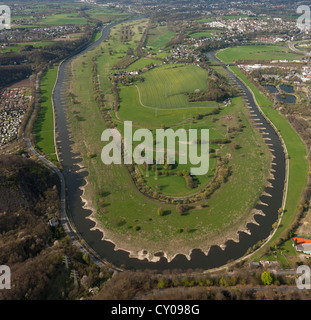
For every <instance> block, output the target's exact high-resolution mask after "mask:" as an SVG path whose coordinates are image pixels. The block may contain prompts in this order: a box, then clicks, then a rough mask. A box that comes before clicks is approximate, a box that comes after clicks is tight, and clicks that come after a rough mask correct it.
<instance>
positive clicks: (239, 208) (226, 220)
mask: <svg viewBox="0 0 311 320" xmlns="http://www.w3.org/2000/svg"><path fill="white" fill-rule="evenodd" d="M135 24H136V26H134V25H133V28H134V29H135V30H138V29H137V28H138V26H141V27H144V26H146V21H136V22H135ZM120 29H121V26H117V27H115V28H114V29H113V30H112V32H111V37H110V39H109V40H108V41H106V42H103V43H102V44H101V45H100V46H99V48H98V49H96V50H93V51H91V52H89V53H87V54H85V55H83V56H79V57H78V58H77V59H75V60H74V61H73V64H72V70H73V79H72V82H71V87H70V89H69V90H70V91H71V92H72V93H73V94H74V95H75V96H76V100H77V101H78V103H75V104H71V103H69V105H68V118H69V120H70V123H71V133H72V136H73V139H74V141H75V144H74V146H73V149H74V152H79V153H80V155H81V157H82V158H83V163H81V165H83V166H85V167H86V168H87V171H88V177H87V181H88V184H87V186H86V188H85V193H84V195H83V197H84V198H85V199H87V200H88V202H89V205H90V206H91V207H93V208H94V216H95V218H96V219H97V221H98V222H99V224H100V227H101V228H103V229H104V230H105V232H104V233H105V236H106V237H107V238H109V239H112V240H113V241H114V242H116V243H117V244H118V247H120V248H124V249H125V250H130V251H133V252H134V254H137V253H138V251H140V250H141V249H147V250H148V251H149V252H150V253H155V252H158V251H164V252H167V254H168V256H169V257H170V256H172V255H174V254H175V253H176V252H181V251H183V252H184V253H185V254H188V253H189V250H191V248H194V247H198V248H202V249H203V250H207V249H208V248H209V247H210V245H213V244H216V243H219V244H222V243H223V242H224V241H225V240H227V239H228V238H235V237H236V231H237V230H238V229H239V228H244V227H245V224H246V223H247V222H248V221H249V219H251V210H252V208H253V207H254V204H255V203H256V201H258V198H259V196H260V195H261V192H262V191H263V189H264V187H265V185H266V182H267V177H268V176H269V169H270V164H271V154H270V152H269V150H268V148H267V146H266V145H265V143H264V141H263V139H262V137H261V135H260V134H259V132H257V131H256V130H254V129H253V126H252V124H251V122H250V119H249V115H248V110H247V109H246V108H244V102H243V99H242V98H241V97H236V98H234V99H233V100H232V105H231V106H230V107H227V108H220V112H219V113H218V114H215V115H212V114H210V115H208V116H204V117H203V118H202V119H195V118H194V116H195V115H196V114H198V113H204V112H205V113H206V112H210V111H212V110H213V109H215V107H216V106H217V104H216V105H215V104H214V105H213V107H208V108H204V109H203V108H195V107H191V108H189V109H183V110H178V109H177V108H178V107H179V105H180V102H179V101H180V94H181V93H182V92H183V91H184V90H196V89H198V88H201V89H204V88H206V81H205V79H206V73H205V71H204V70H203V69H200V68H198V67H196V66H191V65H187V66H184V65H180V66H176V68H172V69H170V66H164V67H159V68H158V70H157V68H156V69H153V70H151V71H148V72H146V73H144V77H145V81H144V82H143V83H138V86H140V85H141V86H142V87H141V91H142V95H143V102H144V103H149V99H150V98H149V97H148V95H153V99H155V100H156V101H158V102H159V104H156V105H154V106H152V108H151V109H149V108H145V107H143V106H142V105H141V104H140V103H139V98H138V91H137V88H136V87H135V86H120V88H119V90H120V92H119V95H120V109H119V110H118V112H117V113H115V112H113V111H112V109H113V103H114V98H113V93H112V91H111V82H110V80H109V74H110V73H111V72H112V67H113V65H114V64H115V63H116V62H117V61H118V60H119V59H121V58H122V57H123V56H124V53H125V52H126V51H127V50H128V48H129V47H132V48H135V41H137V38H135V37H139V33H135V36H134V37H133V38H132V39H131V41H129V42H128V43H127V44H124V43H121V42H120V41H119V39H120V37H119V36H118V34H119V33H120ZM109 47H112V48H113V53H112V55H110V54H109V50H107V49H108V48H109ZM93 57H96V59H97V60H96V61H97V68H98V73H99V79H100V86H101V88H102V90H103V92H104V103H105V108H108V110H110V114H111V115H112V116H113V118H114V119H115V122H116V124H117V126H118V129H119V130H120V132H121V133H122V132H123V122H124V121H125V120H132V121H133V122H134V130H136V128H137V129H139V128H148V127H149V128H152V129H156V128H160V127H161V126H162V124H165V126H166V127H172V128H176V129H177V128H185V129H190V128H193V129H200V128H209V129H210V133H211V137H212V138H225V137H227V135H228V126H230V127H231V126H232V127H237V126H238V125H242V126H243V130H241V131H237V132H235V133H234V135H233V136H234V137H232V139H234V143H236V144H238V145H240V148H235V147H234V145H233V144H231V143H228V144H226V145H219V144H212V145H211V146H210V147H211V148H214V149H215V150H217V152H218V154H219V155H222V156H223V157H226V156H228V157H229V158H230V159H231V160H230V164H231V165H232V170H233V171H232V175H231V176H230V178H229V179H228V182H226V183H224V184H223V185H222V186H221V188H220V189H219V190H218V191H217V192H215V194H214V195H213V196H212V197H211V198H210V199H207V200H204V201H202V202H201V203H198V204H195V205H192V206H190V208H189V210H188V211H187V212H186V213H185V214H183V215H181V216H180V215H179V214H178V213H177V211H176V203H174V204H171V203H163V202H160V201H157V200H156V199H150V198H148V197H146V196H144V195H143V194H142V193H141V192H140V191H139V190H138V189H137V187H136V186H135V185H134V184H133V182H132V181H131V179H130V176H129V172H128V170H127V169H126V167H124V166H123V165H114V164H112V165H109V166H107V165H104V164H103V162H102V161H101V157H100V154H101V150H102V148H103V146H104V145H105V143H103V142H101V141H100V137H101V134H102V132H103V130H104V129H105V128H106V125H105V121H104V119H103V117H102V114H101V111H100V109H99V107H98V106H97V104H96V102H95V99H94V94H93V84H92V73H91V70H92V68H91V59H92V58H93ZM168 70H170V72H165V71H168ZM165 74H166V75H165ZM168 74H170V76H168ZM157 76H158V77H159V78H158V80H155V81H154V85H153V87H154V88H156V90H151V84H152V81H151V80H152V78H154V79H155V77H157ZM160 76H161V77H162V78H163V79H167V82H168V83H171V85H170V88H168V87H167V90H166V89H165V84H163V83H161V82H160V78H161V77H160ZM149 77H150V79H149ZM165 77H166V78H165ZM173 80H174V81H173ZM149 81H150V83H149ZM162 82H163V81H162ZM164 83H165V82H164ZM144 86H145V87H144ZM148 90H149V91H148ZM144 92H145V95H144ZM146 92H148V94H147V95H146ZM165 92H166V93H167V96H168V94H169V92H170V93H171V94H173V95H174V96H176V101H174V100H172V99H173V96H172V97H171V100H172V101H173V102H171V106H172V107H173V108H170V109H172V110H167V109H162V110H158V111H157V107H158V106H161V107H162V108H163V107H165V106H166V103H165V101H164V100H165V99H166V98H167V97H166V94H165ZM145 100H146V101H145ZM185 110H186V111H185ZM77 115H79V117H77ZM79 119H80V120H79ZM81 119H87V120H84V121H82V120H81ZM137 122H138V123H137ZM180 122H181V123H180ZM90 123H92V125H91V126H90ZM254 144H256V148H254V147H253V146H254ZM88 154H92V155H94V156H92V157H89V156H88ZM213 161H214V160H211V171H210V172H209V175H208V176H205V177H202V178H201V185H202V186H203V185H204V184H206V183H208V181H209V180H210V179H211V178H212V175H213V173H214V171H213V168H215V164H213ZM139 169H140V170H142V167H140V168H139ZM158 169H160V167H159V168H158ZM180 169H182V167H180ZM184 169H186V168H184ZM174 170H176V169H173V170H172V172H174ZM98 172H100V173H101V174H98ZM146 178H149V181H146V182H147V183H149V185H150V186H151V187H154V188H156V189H158V188H160V189H161V188H162V191H163V192H166V193H167V194H174V196H175V195H176V196H181V195H185V194H187V193H189V192H193V191H195V190H196V189H194V190H191V189H187V187H186V185H185V181H184V178H181V179H179V178H180V177H179V178H178V177H174V178H173V177H172V178H173V179H170V182H169V183H170V184H168V180H167V179H168V177H166V176H163V177H162V176H161V178H159V179H158V182H159V184H160V185H159V186H157V183H155V180H154V176H152V173H151V174H150V176H149V177H146ZM162 178H163V179H162ZM175 178H176V179H175ZM241 185H243V186H244V190H247V192H244V193H243V194H239V195H238V196H237V194H236V193H237V190H238V186H241ZM165 186H167V187H165ZM160 191H161V190H160ZM174 192H175V193H174ZM158 208H163V210H164V212H165V215H164V216H159V215H158V214H157V211H158ZM180 230H184V232H181V231H180Z"/></svg>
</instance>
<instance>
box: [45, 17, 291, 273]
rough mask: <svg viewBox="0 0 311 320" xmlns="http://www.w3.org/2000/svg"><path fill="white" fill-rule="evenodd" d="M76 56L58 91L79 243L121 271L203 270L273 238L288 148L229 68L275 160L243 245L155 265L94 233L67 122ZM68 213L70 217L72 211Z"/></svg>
mask: <svg viewBox="0 0 311 320" xmlns="http://www.w3.org/2000/svg"><path fill="white" fill-rule="evenodd" d="M116 24H118V23H115V24H112V25H110V26H108V27H106V28H104V30H103V33H102V37H101V38H100V39H99V40H98V41H96V42H95V43H93V44H92V45H91V46H89V47H88V48H87V49H85V50H83V51H82V52H81V53H79V54H78V55H80V54H85V53H86V52H87V51H89V50H91V49H92V48H94V47H95V46H97V45H98V44H99V43H101V41H103V40H104V39H105V38H106V37H107V36H108V34H109V30H110V28H112V27H113V26H115V25H116ZM75 57H76V56H74V57H71V58H69V59H67V60H65V61H64V62H63V63H62V64H61V65H60V66H59V73H58V79H57V82H56V84H55V88H54V92H53V103H54V107H55V119H56V132H57V147H58V151H59V156H60V160H61V164H62V167H63V177H62V178H60V179H61V181H63V180H64V179H65V181H66V186H67V188H68V207H69V210H70V218H71V220H72V222H73V225H74V229H73V228H72V229H71V230H77V235H78V237H79V239H83V243H86V244H87V248H90V250H92V252H95V253H96V256H97V257H100V260H101V261H109V262H110V263H112V264H113V265H115V266H117V267H121V268H127V269H157V270H165V269H184V270H186V269H190V268H191V269H197V268H199V269H204V270H207V269H213V268H219V267H221V266H224V265H225V264H226V263H227V262H228V261H229V260H237V259H240V258H241V257H243V256H244V255H245V253H246V252H247V250H248V249H249V248H250V247H252V246H254V245H255V244H257V243H258V242H259V241H263V240H264V239H267V238H268V237H269V236H270V234H271V231H272V225H273V224H274V223H275V222H276V221H277V219H278V210H279V208H281V207H283V190H284V187H285V181H286V173H285V171H286V170H285V169H286V165H285V153H284V148H283V145H282V142H281V139H280V137H279V136H278V134H277V133H276V131H275V129H274V128H273V126H272V125H271V124H270V123H269V121H267V120H266V118H265V117H264V116H263V115H262V114H261V112H260V110H259V108H258V106H257V105H256V102H255V100H254V97H253V95H252V92H251V91H250V90H249V89H248V88H247V87H246V86H245V85H244V84H243V83H242V82H241V81H240V80H239V79H238V78H237V77H236V76H235V75H234V74H233V73H231V72H230V70H229V69H227V68H226V66H224V67H225V68H226V69H227V71H228V72H229V75H230V77H232V79H233V80H234V81H235V82H236V83H237V85H238V86H239V87H240V88H241V89H242V91H243V93H244V95H245V100H246V102H247V104H248V106H249V108H250V112H251V114H252V115H251V117H252V118H253V120H254V123H255V125H256V126H258V127H259V129H260V131H261V132H262V134H263V135H264V137H265V140H266V142H267V145H268V146H269V148H270V149H271V152H272V154H273V156H274V160H273V164H272V172H271V174H272V176H273V178H271V179H270V180H269V186H268V187H267V188H266V189H265V195H263V196H262V197H261V198H260V202H259V203H258V204H257V205H256V207H255V209H257V210H258V212H260V213H259V214H256V215H255V216H254V221H255V222H254V223H249V224H247V226H246V229H247V230H248V231H247V232H244V231H241V232H238V234H239V242H234V241H231V240H229V241H227V242H226V243H225V247H224V249H222V248H220V247H219V246H212V247H211V249H210V251H209V253H208V254H207V255H205V254H204V253H203V252H202V251H201V250H199V249H195V250H193V251H192V254H191V259H190V261H189V260H187V258H186V257H185V256H184V255H180V254H179V255H177V256H176V257H175V258H174V259H173V260H172V261H171V262H168V261H167V260H166V259H165V258H164V257H163V255H161V253H159V261H158V262H149V261H148V260H147V259H144V260H139V259H137V258H132V257H130V254H129V253H128V252H126V251H123V250H115V245H114V244H113V243H111V242H109V241H105V240H103V234H102V233H101V232H100V231H99V230H97V229H93V228H94V227H95V223H94V222H93V221H92V220H90V219H88V217H89V216H90V215H91V214H92V212H91V211H90V210H88V209H85V208H84V205H85V203H83V201H82V199H81V196H82V193H83V192H82V189H83V187H84V186H85V183H86V182H85V178H86V176H87V175H88V173H87V171H82V170H81V167H80V166H79V164H80V163H81V162H82V159H81V158H80V155H79V154H75V153H73V152H72V149H71V146H72V145H73V144H74V142H73V141H72V140H71V136H70V131H69V124H68V122H67V119H66V92H65V90H64V87H65V85H66V82H67V81H70V77H71V74H70V72H71V71H70V68H69V67H70V63H71V61H72V59H74V58H75ZM214 59H215V57H214ZM45 160H46V159H45ZM53 170H55V168H53ZM55 172H56V173H57V174H58V175H59V174H61V173H60V172H59V170H58V169H57V170H56V171H55ZM241 187H242V186H241ZM62 192H64V190H63V191H62ZM62 201H65V195H63V196H62ZM63 214H64V216H65V215H66V212H64V213H62V215H63ZM66 221H67V222H66V224H65V227H66V226H68V224H69V223H68V221H69V220H68V219H66ZM64 222H65V221H64ZM69 232H70V230H69Z"/></svg>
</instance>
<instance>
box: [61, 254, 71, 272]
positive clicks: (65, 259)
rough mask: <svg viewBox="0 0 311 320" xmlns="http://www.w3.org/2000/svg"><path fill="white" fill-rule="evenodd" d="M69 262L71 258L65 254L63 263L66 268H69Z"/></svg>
mask: <svg viewBox="0 0 311 320" xmlns="http://www.w3.org/2000/svg"><path fill="white" fill-rule="evenodd" d="M69 262H70V259H69V258H68V257H67V256H64V258H63V263H64V264H65V266H66V269H69Z"/></svg>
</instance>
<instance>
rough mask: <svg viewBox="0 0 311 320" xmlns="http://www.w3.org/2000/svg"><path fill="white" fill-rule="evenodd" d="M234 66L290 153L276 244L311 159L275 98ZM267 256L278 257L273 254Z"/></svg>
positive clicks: (289, 220) (289, 219) (295, 205)
mask: <svg viewBox="0 0 311 320" xmlns="http://www.w3.org/2000/svg"><path fill="white" fill-rule="evenodd" d="M219 54H220V53H219ZM218 57H219V55H218ZM230 69H231V70H232V71H233V72H234V73H235V74H236V75H237V76H238V77H239V78H240V79H241V80H242V81H243V82H244V83H245V84H246V85H247V86H248V87H249V88H250V89H251V90H252V91H253V93H254V95H255V98H256V101H257V103H258V104H259V106H260V107H261V109H262V111H263V112H264V114H265V115H266V116H267V118H268V119H270V121H271V122H272V123H273V124H274V125H275V126H276V128H277V129H278V131H279V132H280V134H281V135H282V138H283V140H284V143H285V145H286V148H287V152H288V156H289V180H288V190H287V198H286V204H285V211H284V215H283V218H282V222H281V224H280V226H279V228H278V230H277V231H276V233H275V235H274V236H273V238H272V239H271V241H270V245H273V243H274V242H275V241H276V240H277V239H278V238H279V237H281V236H284V232H286V230H287V229H288V228H289V226H290V225H291V224H292V223H293V222H294V220H295V216H296V214H297V211H298V210H297V208H298V205H299V201H300V199H301V195H302V192H303V190H304V188H305V186H306V184H307V177H308V171H309V162H308V160H307V151H306V146H305V144H304V143H303V142H302V140H301V139H300V137H299V135H298V134H297V132H296V131H295V130H294V129H293V128H292V126H291V125H290V124H289V122H288V121H287V120H286V119H285V117H284V116H283V115H282V114H281V113H280V112H279V111H278V110H275V109H273V108H271V106H272V105H273V104H272V102H271V101H270V100H268V99H267V98H266V97H265V96H264V94H263V93H262V92H261V91H260V90H259V89H258V88H257V87H256V86H255V85H254V84H252V83H251V82H250V81H249V80H248V79H247V77H246V76H245V75H244V74H243V73H242V72H241V71H240V70H239V69H238V68H237V67H230ZM289 242H290V241H289ZM289 242H287V243H285V244H284V246H283V247H284V248H283V249H284V250H285V251H288V252H289V253H290V254H291V255H295V254H296V253H295V251H294V250H292V247H291V243H289ZM260 255H262V252H259V253H258V254H256V255H255V256H254V258H256V257H260ZM278 256H279V257H280V259H281V262H282V263H284V264H285V263H288V261H287V262H286V258H285V257H284V253H281V252H279V254H278ZM266 258H268V259H272V260H274V259H275V257H274V256H272V255H271V256H269V257H266Z"/></svg>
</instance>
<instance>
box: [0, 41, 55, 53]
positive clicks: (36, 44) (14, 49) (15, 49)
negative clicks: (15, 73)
mask: <svg viewBox="0 0 311 320" xmlns="http://www.w3.org/2000/svg"><path fill="white" fill-rule="evenodd" d="M53 43H55V42H53V41H42V42H23V43H18V44H17V45H13V46H11V47H7V48H5V49H0V53H4V52H11V51H12V52H14V53H19V52H20V50H21V49H22V48H23V47H25V46H33V47H34V48H40V47H42V48H43V47H45V46H48V45H50V44H53Z"/></svg>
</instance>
